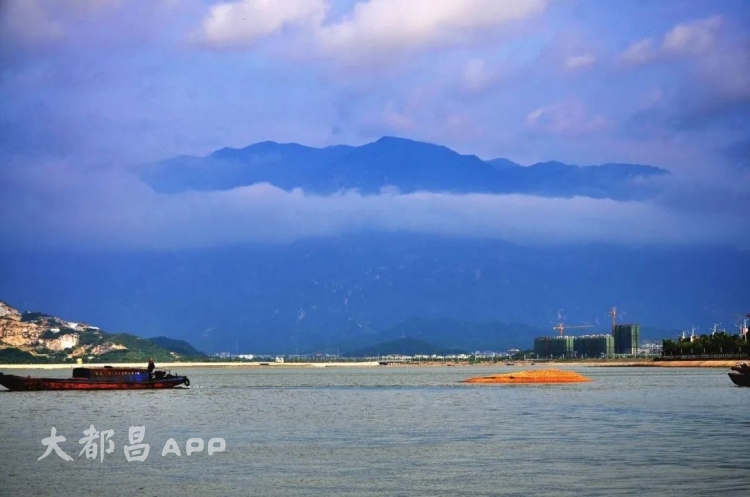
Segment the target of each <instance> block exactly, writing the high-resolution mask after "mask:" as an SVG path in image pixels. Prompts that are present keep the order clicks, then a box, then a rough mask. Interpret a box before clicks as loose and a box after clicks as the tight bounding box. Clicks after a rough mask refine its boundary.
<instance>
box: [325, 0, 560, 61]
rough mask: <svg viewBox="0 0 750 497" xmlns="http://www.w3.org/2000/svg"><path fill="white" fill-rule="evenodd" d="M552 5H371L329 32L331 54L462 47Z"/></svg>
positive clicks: (469, 1)
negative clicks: (465, 41)
mask: <svg viewBox="0 0 750 497" xmlns="http://www.w3.org/2000/svg"><path fill="white" fill-rule="evenodd" d="M547 3H548V2H547V0H506V1H502V2H500V1H497V0H409V1H403V0H370V1H369V2H360V3H358V4H357V5H356V6H355V7H354V10H353V12H352V14H351V15H350V16H349V17H347V18H346V19H344V20H343V21H341V22H339V23H336V24H333V25H328V26H324V27H323V28H322V29H321V32H320V40H321V43H322V45H323V47H324V48H325V49H327V50H331V51H333V52H336V53H339V54H341V55H344V56H347V57H354V56H356V54H362V53H370V54H384V53H393V52H398V51H400V50H404V49H414V48H427V47H431V46H435V45H438V46H439V45H444V44H452V43H456V42H460V41H462V40H463V39H464V38H465V37H466V36H467V35H469V34H471V33H472V32H474V31H478V30H484V29H489V28H496V27H498V26H500V25H502V24H505V23H508V22H511V21H517V20H521V19H525V18H529V17H532V16H535V15H538V14H540V13H542V12H543V11H544V10H545V8H546V6H547Z"/></svg>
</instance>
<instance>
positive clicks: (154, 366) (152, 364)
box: [148, 357, 156, 378]
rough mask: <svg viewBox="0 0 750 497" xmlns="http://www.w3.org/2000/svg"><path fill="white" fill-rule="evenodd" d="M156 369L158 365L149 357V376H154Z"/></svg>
mask: <svg viewBox="0 0 750 497" xmlns="http://www.w3.org/2000/svg"><path fill="white" fill-rule="evenodd" d="M154 369H156V365H155V364H154V359H153V358H151V357H149V359H148V377H149V378H153V377H154Z"/></svg>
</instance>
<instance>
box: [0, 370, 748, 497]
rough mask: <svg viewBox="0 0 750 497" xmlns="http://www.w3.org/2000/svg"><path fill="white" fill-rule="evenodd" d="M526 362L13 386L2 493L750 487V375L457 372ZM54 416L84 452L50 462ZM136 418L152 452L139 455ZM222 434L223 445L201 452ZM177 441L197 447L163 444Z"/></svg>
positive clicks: (75, 449) (69, 442) (583, 491)
mask: <svg viewBox="0 0 750 497" xmlns="http://www.w3.org/2000/svg"><path fill="white" fill-rule="evenodd" d="M512 369H513V368H510V367H475V368H474V367H473V368H469V367H445V368H443V367H423V368H417V367H393V366H388V367H373V368H306V369H294V368H275V367H268V368H248V369H219V368H215V369H214V368H205V369H193V368H190V369H185V370H183V371H178V372H180V373H184V374H186V375H188V376H189V377H190V380H191V383H192V386H191V388H190V389H184V390H171V391H150V392H126V391H120V392H7V391H3V392H0V450H1V451H2V452H1V456H2V459H1V460H2V462H3V468H2V472H1V473H0V495H9V496H11V495H12V496H33V495H54V496H58V495H79V496H82V495H158V496H169V495H180V496H186V495H202V496H213V495H216V496H219V495H221V496H225V495H331V494H336V495H352V496H359V495H367V496H375V495H425V496H442V495H445V496H454V495H503V494H506V495H556V496H559V495H680V496H681V495H707V496H715V495H738V496H739V495H742V496H747V495H750V472H749V471H748V470H747V461H748V453H750V452H749V451H750V437H748V433H749V432H750V417H748V410H749V409H750V388H738V387H735V386H734V385H732V383H731V382H730V381H729V378H728V377H727V375H726V370H720V369H697V368H694V369H687V368H686V369H682V368H680V369H667V368H575V370H577V371H579V372H581V373H583V374H585V375H586V376H588V377H590V378H591V379H592V380H593V382H591V383H582V384H573V385H549V386H545V385H530V386H522V385H466V384H460V383H458V381H459V380H461V379H464V378H467V377H470V376H476V375H483V374H490V373H495V372H507V371H510V370H512ZM5 372H6V373H15V374H29V375H33V376H41V375H44V376H63V377H65V376H69V375H70V370H55V371H46V372H44V371H22V372H13V371H5ZM92 424H93V425H94V426H95V428H96V429H97V430H107V429H112V430H114V432H115V434H114V442H115V451H114V452H113V453H111V454H105V456H104V460H103V461H100V458H99V457H97V459H96V460H91V459H86V458H85V455H82V456H80V457H79V452H80V451H81V449H82V448H83V445H82V444H79V443H78V442H79V439H81V438H83V437H84V435H83V431H84V430H86V429H88V428H89V427H90V425H92ZM53 426H54V427H55V428H56V429H57V433H58V435H63V436H65V437H66V441H65V442H62V443H61V444H60V448H61V449H63V450H64V451H65V452H66V453H68V454H69V455H71V456H72V457H73V461H71V462H65V461H63V460H62V459H60V458H59V457H57V456H56V455H55V454H54V452H53V453H52V454H51V455H50V456H48V457H47V458H45V459H43V460H41V461H37V458H39V457H40V456H41V455H42V454H43V453H44V449H45V448H44V446H43V445H42V444H41V440H42V439H43V438H46V437H49V436H50V430H51V428H52V427H53ZM131 426H145V427H146V435H145V440H144V442H145V443H148V444H149V445H150V453H149V456H148V458H147V460H146V461H145V462H143V463H140V462H127V460H126V458H125V454H124V451H123V446H124V445H126V444H128V428H129V427H131ZM217 437H221V438H224V439H225V440H226V450H225V451H224V452H219V453H215V454H213V455H211V456H209V455H208V454H207V453H206V451H205V450H204V451H203V452H200V453H194V454H191V455H190V456H187V455H186V454H185V443H186V441H187V440H188V439H189V438H202V439H203V440H204V441H205V442H206V443H208V441H209V439H211V438H217ZM170 438H173V439H174V440H175V441H176V442H177V443H178V444H179V446H180V450H181V453H182V455H181V456H180V457H177V456H176V455H166V456H162V455H161V452H162V448H163V447H164V445H165V443H166V442H167V440H168V439H170Z"/></svg>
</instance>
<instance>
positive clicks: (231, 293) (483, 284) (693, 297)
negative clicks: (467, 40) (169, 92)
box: [0, 137, 750, 354]
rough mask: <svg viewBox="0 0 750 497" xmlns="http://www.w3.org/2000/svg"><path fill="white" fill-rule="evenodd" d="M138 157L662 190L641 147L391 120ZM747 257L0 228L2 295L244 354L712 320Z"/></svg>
mask: <svg viewBox="0 0 750 497" xmlns="http://www.w3.org/2000/svg"><path fill="white" fill-rule="evenodd" d="M137 170H138V172H139V174H140V175H141V177H142V178H143V180H144V181H145V182H147V183H148V184H149V185H151V187H152V188H153V189H154V190H156V191H158V192H161V193H162V194H164V195H172V194H175V193H177V192H184V191H196V190H198V191H210V190H227V189H232V188H237V187H242V186H246V185H251V184H254V183H257V182H268V183H271V184H273V185H276V186H277V187H279V188H283V189H295V188H301V189H304V190H305V191H306V192H313V193H316V194H320V195H324V194H326V193H330V192H334V191H338V190H341V189H358V190H360V191H361V192H363V193H365V194H368V195H375V194H377V193H378V192H379V191H381V190H382V189H383V188H397V189H399V190H400V191H403V192H413V191H448V192H492V193H524V194H530V195H541V196H550V197H554V196H576V195H578V196H590V197H609V198H613V199H619V200H637V199H640V198H646V197H649V196H652V195H656V194H657V193H658V192H659V187H658V185H659V184H660V180H659V179H660V178H664V177H668V176H669V175H670V173H669V172H668V171H666V170H664V169H659V168H656V167H652V166H644V165H635V164H616V163H612V164H604V165H600V166H585V167H579V166H573V165H566V164H563V163H560V162H544V163H539V164H534V165H530V166H521V165H518V164H516V163H514V162H512V161H510V160H508V159H502V158H497V159H492V160H487V161H484V160H481V159H479V158H478V157H476V156H474V155H462V154H459V153H456V152H454V151H452V150H450V149H448V148H446V147H442V146H438V145H433V144H427V143H420V142H415V141H411V140H406V139H400V138H390V137H384V138H381V139H380V140H377V141H375V142H373V143H369V144H366V145H363V146H360V147H353V146H345V145H340V146H332V147H326V148H312V147H306V146H303V145H299V144H279V143H274V142H262V143H257V144H254V145H250V146H248V147H246V148H242V149H232V148H224V149H221V150H217V151H216V152H214V153H212V154H209V155H208V156H206V157H177V158H173V159H169V160H166V161H162V162H158V163H152V164H146V165H142V166H139V167H138V168H137ZM748 274H750V254H749V253H748V252H747V251H741V250H738V249H736V248H735V247H731V246H713V245H689V244H683V245H655V244H645V245H637V244H634V243H627V244H622V245H620V244H616V243H572V242H571V243H565V244H556V243H552V242H549V243H545V244H537V245H520V244H513V243H509V242H507V241H503V240H500V239H495V238H472V237H461V236H439V235H427V234H419V233H406V232H395V231H384V230H374V229H373V230H367V229H359V230H357V231H352V232H348V233H346V234H339V235H331V236H321V237H317V238H316V237H308V238H301V239H299V240H296V241H293V242H283V243H282V242H277V243H272V242H265V243H260V242H258V243H237V244H226V245H223V246H212V247H207V248H194V249H175V250H145V249H141V250H137V249H129V250H115V249H104V248H97V249H92V250H85V251H82V250H73V249H71V250H65V249H55V250H53V249H44V248H41V247H40V248H35V249H27V250H13V249H10V248H5V247H3V246H2V245H1V244H0V276H1V277H0V295H3V297H4V298H7V299H8V300H9V301H12V302H14V303H15V305H17V306H19V307H22V308H26V309H44V310H45V311H46V312H52V313H55V314H56V315H65V316H82V317H84V318H85V319H87V320H91V321H93V322H97V323H101V324H102V326H103V327H105V328H106V329H108V330H124V331H127V332H130V333H135V334H138V335H140V336H165V337H170V338H171V339H179V340H187V341H188V342H190V343H191V344H194V345H195V346H196V347H197V348H199V349H201V350H204V351H207V352H221V351H229V352H235V351H237V352H240V353H243V352H244V353H255V354H266V353H273V354H283V353H314V352H329V353H336V352H339V353H346V352H351V351H356V350H362V349H364V348H365V347H370V346H373V345H377V344H378V343H383V342H389V341H394V340H398V339H400V338H410V339H416V340H420V341H423V342H426V343H430V344H432V345H433V346H435V347H439V348H441V349H461V350H469V351H473V350H497V351H501V350H506V349H508V348H520V349H528V348H531V346H532V340H533V338H534V336H537V335H549V334H552V333H554V332H553V331H552V327H553V326H554V325H555V324H557V323H558V322H565V323H567V324H569V325H574V324H590V325H594V327H593V328H590V329H588V330H587V333H596V332H607V331H608V330H609V326H610V324H609V316H608V311H609V309H610V308H611V307H612V306H617V307H618V309H619V311H620V320H621V321H629V322H635V323H640V324H641V325H642V327H643V329H644V339H658V338H674V337H676V335H677V333H678V332H679V330H681V329H690V327H692V326H697V327H699V330H704V331H705V330H707V329H708V328H709V327H711V326H712V325H713V324H714V323H721V324H722V326H723V327H725V328H726V329H728V330H731V329H732V328H733V326H734V324H735V323H734V321H735V319H736V318H735V317H734V316H735V315H736V314H739V313H743V314H744V313H746V312H747V310H748V309H747V306H748V303H749V302H750V285H748V284H747V275H748ZM699 332H700V331H699Z"/></svg>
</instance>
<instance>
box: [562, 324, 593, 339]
mask: <svg viewBox="0 0 750 497" xmlns="http://www.w3.org/2000/svg"><path fill="white" fill-rule="evenodd" d="M593 327H594V325H593V324H575V325H567V324H565V323H557V325H555V326H553V327H552V329H553V330H556V331H557V333H558V334H559V335H560V336H562V335H563V333H564V332H565V330H566V329H568V328H593Z"/></svg>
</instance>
